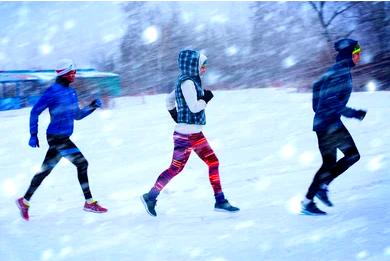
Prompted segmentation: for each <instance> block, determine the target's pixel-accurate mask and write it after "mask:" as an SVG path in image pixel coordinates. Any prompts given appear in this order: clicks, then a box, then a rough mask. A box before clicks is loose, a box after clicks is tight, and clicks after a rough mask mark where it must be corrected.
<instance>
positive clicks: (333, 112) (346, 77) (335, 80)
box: [312, 59, 357, 131]
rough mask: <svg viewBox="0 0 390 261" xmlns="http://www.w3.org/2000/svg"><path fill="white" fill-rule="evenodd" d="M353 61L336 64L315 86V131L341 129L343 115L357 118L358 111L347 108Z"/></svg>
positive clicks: (350, 89) (340, 61) (350, 90)
mask: <svg viewBox="0 0 390 261" xmlns="http://www.w3.org/2000/svg"><path fill="white" fill-rule="evenodd" d="M353 66H354V64H353V62H352V60H351V59H343V60H340V59H338V61H337V62H336V64H334V65H333V66H332V67H331V68H329V69H328V71H327V72H326V73H325V74H324V75H323V76H322V77H321V79H320V80H319V81H317V82H315V83H314V85H313V101H312V102H313V110H314V112H315V115H314V121H313V130H314V131H329V130H336V129H338V128H340V127H341V126H342V125H343V123H342V122H341V119H340V117H341V115H343V116H345V117H348V118H352V117H356V112H357V111H356V110H354V109H352V108H349V107H347V106H346V104H347V103H348V100H349V97H350V96H351V92H352V77H351V68H352V67H353Z"/></svg>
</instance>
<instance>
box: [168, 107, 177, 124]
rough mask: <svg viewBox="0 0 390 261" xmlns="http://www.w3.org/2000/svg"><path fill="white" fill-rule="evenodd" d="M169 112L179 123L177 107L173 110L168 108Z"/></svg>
mask: <svg viewBox="0 0 390 261" xmlns="http://www.w3.org/2000/svg"><path fill="white" fill-rule="evenodd" d="M168 111H169V114H171V117H172V119H173V120H174V121H175V122H176V123H177V110H176V107H175V108H173V109H172V110H168Z"/></svg>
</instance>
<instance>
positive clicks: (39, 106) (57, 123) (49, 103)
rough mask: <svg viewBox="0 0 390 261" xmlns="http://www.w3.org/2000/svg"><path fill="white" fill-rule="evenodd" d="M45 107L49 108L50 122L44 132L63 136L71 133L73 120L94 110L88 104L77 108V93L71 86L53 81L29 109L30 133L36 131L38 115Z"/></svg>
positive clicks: (81, 117)
mask: <svg viewBox="0 0 390 261" xmlns="http://www.w3.org/2000/svg"><path fill="white" fill-rule="evenodd" d="M46 108H49V113H50V124H49V126H48V128H47V131H46V133H47V134H52V135H64V136H71V135H72V133H73V121H74V120H81V119H83V118H84V117H86V116H88V115H89V114H91V113H92V112H93V111H94V108H91V107H90V106H86V107H85V108H83V109H80V108H79V105H78V100H77V93H76V91H75V90H74V89H73V88H72V87H70V86H68V87H66V86H63V85H61V84H59V83H54V84H53V85H52V86H50V87H49V88H48V89H47V90H46V91H45V93H44V94H43V95H42V96H41V98H40V99H39V100H38V102H37V103H36V104H35V105H34V107H33V108H32V110H31V114H30V134H31V135H34V134H37V133H38V117H39V115H40V114H41V113H42V112H43V111H44V110H45V109H46Z"/></svg>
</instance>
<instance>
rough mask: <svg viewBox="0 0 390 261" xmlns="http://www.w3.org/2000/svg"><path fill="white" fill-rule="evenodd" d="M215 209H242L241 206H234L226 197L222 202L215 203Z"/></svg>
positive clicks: (234, 210)
mask: <svg viewBox="0 0 390 261" xmlns="http://www.w3.org/2000/svg"><path fill="white" fill-rule="evenodd" d="M214 210H215V211H227V212H237V211H240V209H239V208H237V207H233V206H232V205H230V203H229V201H227V200H226V199H225V200H224V201H222V202H220V203H218V202H216V203H215V205H214Z"/></svg>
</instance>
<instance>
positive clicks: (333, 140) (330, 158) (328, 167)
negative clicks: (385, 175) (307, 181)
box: [306, 125, 360, 199]
mask: <svg viewBox="0 0 390 261" xmlns="http://www.w3.org/2000/svg"><path fill="white" fill-rule="evenodd" d="M316 133H317V137H318V147H319V149H320V152H321V156H322V166H321V168H320V169H319V170H318V171H317V173H316V174H315V176H314V179H313V182H312V183H311V185H310V187H309V190H308V192H307V194H306V198H308V199H313V198H314V196H315V194H316V193H317V191H318V189H319V188H320V186H321V184H327V185H329V183H331V182H332V181H333V180H334V179H335V178H337V177H338V176H339V175H340V174H342V173H343V172H344V171H346V170H347V169H348V168H349V167H350V166H352V165H353V164H355V163H356V162H357V161H358V160H359V159H360V154H359V151H358V150H357V148H356V145H355V142H354V141H353V139H352V136H351V134H350V133H349V132H348V130H347V128H345V126H344V125H342V126H341V128H339V129H337V130H335V131H333V132H327V131H324V132H316ZM337 149H340V150H341V151H342V152H343V154H344V157H343V158H341V159H340V160H339V161H337Z"/></svg>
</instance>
